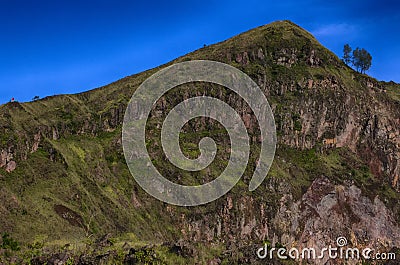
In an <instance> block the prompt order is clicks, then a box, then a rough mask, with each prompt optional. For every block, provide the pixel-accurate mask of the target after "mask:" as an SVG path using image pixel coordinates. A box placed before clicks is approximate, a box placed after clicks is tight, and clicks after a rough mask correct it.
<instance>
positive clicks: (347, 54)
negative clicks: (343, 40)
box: [343, 44, 352, 65]
mask: <svg viewBox="0 0 400 265" xmlns="http://www.w3.org/2000/svg"><path fill="white" fill-rule="evenodd" d="M351 51H352V49H351V47H350V45H349V44H345V45H344V47H343V62H344V63H345V64H347V65H349V64H350V63H351Z"/></svg>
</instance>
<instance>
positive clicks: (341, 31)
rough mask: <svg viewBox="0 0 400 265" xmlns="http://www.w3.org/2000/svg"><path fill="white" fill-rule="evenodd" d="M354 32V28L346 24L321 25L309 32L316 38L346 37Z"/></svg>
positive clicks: (355, 30)
mask: <svg viewBox="0 0 400 265" xmlns="http://www.w3.org/2000/svg"><path fill="white" fill-rule="evenodd" d="M356 32H357V29H356V27H355V26H354V25H350V24H347V23H339V24H327V25H322V26H319V27H317V28H315V29H314V30H312V31H311V33H312V34H313V35H314V36H317V37H334V36H348V35H349V34H351V35H353V34H355V33H356Z"/></svg>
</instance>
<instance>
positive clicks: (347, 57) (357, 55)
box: [342, 44, 372, 73]
mask: <svg viewBox="0 0 400 265" xmlns="http://www.w3.org/2000/svg"><path fill="white" fill-rule="evenodd" d="M342 60H343V62H344V63H345V64H347V65H348V66H350V64H351V65H352V66H353V67H354V68H355V69H356V71H357V72H359V73H365V71H367V70H368V69H369V68H370V67H371V65H372V56H371V54H370V53H369V52H368V51H367V50H365V49H364V48H362V49H360V48H358V47H357V48H356V49H355V50H352V48H351V47H350V45H349V44H345V45H344V47H343V58H342Z"/></svg>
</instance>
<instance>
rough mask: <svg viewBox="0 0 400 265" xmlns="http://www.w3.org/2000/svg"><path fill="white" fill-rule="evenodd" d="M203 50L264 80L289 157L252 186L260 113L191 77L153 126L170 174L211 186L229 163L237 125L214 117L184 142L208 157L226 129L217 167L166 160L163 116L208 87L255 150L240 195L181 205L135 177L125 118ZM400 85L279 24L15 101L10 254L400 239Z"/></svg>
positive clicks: (5, 159)
mask: <svg viewBox="0 0 400 265" xmlns="http://www.w3.org/2000/svg"><path fill="white" fill-rule="evenodd" d="M197 59H207V60H215V61H220V62H224V63H228V64H231V65H232V66H235V67H237V68H239V69H240V70H242V71H244V72H245V73H246V74H248V75H249V76H250V77H251V78H252V79H253V80H254V81H255V82H257V84H258V85H259V86H260V88H261V89H262V90H263V92H264V93H265V94H266V96H267V98H268V100H269V103H270V105H271V107H272V109H273V112H274V116H275V121H276V126H277V134H278V147H277V154H276V157H275V160H274V164H273V165H272V168H271V171H270V173H269V174H268V176H267V178H266V180H265V181H264V183H263V184H262V185H261V186H260V188H259V189H257V190H256V191H255V192H252V193H251V192H248V191H247V184H248V181H249V178H250V176H251V175H252V174H251V173H252V168H253V166H254V164H255V163H256V159H257V154H258V153H259V148H258V146H257V143H258V142H257V130H258V127H257V123H256V122H255V119H254V115H250V117H249V116H248V115H247V114H249V113H250V114H251V112H250V111H249V108H248V106H247V105H246V104H245V103H244V102H243V100H241V99H240V98H238V96H237V95H235V94H234V93H230V92H229V91H227V90H226V89H225V88H222V87H219V86H217V85H213V84H201V83H193V84H187V85H183V86H180V87H178V88H177V89H174V90H173V91H171V93H168V94H167V95H166V96H165V97H163V98H162V99H161V100H160V101H159V102H158V103H157V104H156V107H155V108H154V112H153V115H152V117H153V119H152V121H151V122H150V123H149V124H148V126H147V128H148V137H147V140H148V142H149V143H150V144H149V145H150V147H149V151H150V153H151V154H152V158H153V159H154V163H155V165H156V166H157V167H158V168H159V169H160V170H161V171H163V172H165V173H166V174H168V175H169V177H170V179H171V180H173V181H175V182H178V183H179V182H180V183H193V181H196V182H197V183H198V182H200V183H202V182H206V181H209V180H211V179H212V178H214V177H215V176H218V173H219V172H221V170H223V168H224V165H225V164H226V163H225V162H224V161H225V160H226V156H227V154H226V153H227V152H226V151H227V149H228V147H229V141H228V139H227V135H226V132H225V131H224V130H223V128H221V127H219V125H218V124H211V125H212V126H211V129H210V128H209V125H207V124H209V123H207V122H206V121H205V120H201V119H198V120H195V121H194V122H193V123H192V124H191V126H188V127H185V130H184V132H183V133H182V135H183V136H182V138H183V139H184V141H183V142H182V148H183V150H184V152H185V153H186V154H187V155H188V156H196V155H198V150H197V149H196V148H195V146H196V145H197V143H198V140H199V139H201V137H204V136H205V135H210V136H212V137H213V138H214V139H216V142H217V143H218V144H219V146H221V147H220V149H219V152H220V156H218V157H217V159H216V161H215V163H213V164H212V165H210V168H209V170H205V171H201V172H198V173H195V174H193V175H188V174H187V173H185V172H182V171H179V170H178V169H176V168H174V167H173V166H172V165H171V164H170V163H168V162H167V161H166V159H165V157H163V154H162V149H161V148H160V144H159V135H160V131H159V127H160V126H159V125H160V124H161V125H162V123H161V122H162V120H163V118H164V117H165V115H166V114H167V113H168V111H169V110H170V109H171V108H172V107H173V106H174V105H176V104H177V103H179V102H180V101H182V100H183V99H185V98H188V97H191V96H195V95H210V96H214V97H217V98H220V99H222V100H224V101H225V102H227V103H229V104H230V105H231V106H233V107H234V108H235V109H236V110H237V111H238V112H239V114H241V115H242V117H243V119H244V120H245V123H246V124H247V129H248V131H249V134H250V135H251V139H252V153H251V159H250V164H249V166H248V169H247V170H246V172H245V175H244V176H243V179H242V180H241V181H240V182H239V183H238V185H237V186H236V187H235V188H234V189H233V190H232V191H230V192H229V193H228V194H227V195H225V196H223V197H222V198H220V199H219V200H217V201H215V202H212V203H210V204H207V205H205V206H199V207H194V208H185V207H175V206H169V205H166V204H164V203H162V202H160V201H158V200H156V199H154V198H152V197H151V196H149V195H147V194H146V193H145V192H144V191H143V190H142V189H141V188H140V187H139V186H138V185H137V184H136V183H135V181H134V180H133V178H132V176H131V175H130V173H129V171H128V169H127V167H126V164H125V160H124V157H123V153H122V146H121V125H122V120H123V115H124V111H125V108H126V106H127V103H128V101H129V99H130V97H131V95H132V94H133V92H134V91H135V89H136V88H137V87H138V86H139V85H140V84H141V83H142V82H143V81H144V80H145V79H146V78H148V77H149V76H150V75H151V74H153V73H155V72H156V71H157V70H159V69H162V68H163V67H166V66H168V65H171V64H173V63H176V62H181V61H187V60H197ZM399 90H400V86H399V85H397V84H394V83H384V82H379V81H377V80H375V79H373V78H371V77H368V76H366V75H361V74H358V73H356V72H355V71H353V70H352V69H351V68H349V67H347V66H346V65H345V64H343V63H342V62H341V61H340V59H338V58H337V57H336V56H335V55H334V54H333V53H332V52H330V51H329V50H327V49H326V48H324V47H323V46H322V45H320V44H319V43H318V41H317V40H316V39H315V38H314V37H313V36H312V35H311V34H309V33H308V32H306V31H305V30H303V29H302V28H300V27H298V26H297V25H295V24H293V23H291V22H289V21H280V22H275V23H271V24H268V25H265V26H262V27H258V28H256V29H253V30H250V31H248V32H245V33H242V34H240V35H238V36H235V37H233V38H231V39H229V40H226V41H224V42H221V43H217V44H215V45H210V46H207V47H204V48H202V49H199V50H197V51H194V52H192V53H189V54H187V55H185V56H182V57H180V58H178V59H176V60H174V61H172V62H170V63H168V64H166V65H162V66H160V67H158V68H155V69H151V70H148V71H146V72H143V73H139V74H136V75H133V76H129V77H126V78H123V79H121V80H119V81H117V82H114V83H112V84H110V85H108V86H104V87H101V88H99V89H95V90H91V91H88V92H85V93H81V94H76V95H60V96H54V97H48V98H45V99H42V100H38V101H35V102H29V103H18V102H13V103H8V104H5V105H2V106H0V121H1V122H0V140H1V141H0V183H1V185H0V187H1V188H0V197H1V198H2V199H1V204H0V217H1V218H0V232H7V233H9V234H10V235H11V236H12V237H13V238H14V239H15V240H16V241H18V242H20V245H21V246H22V250H21V251H15V252H11V254H10V253H9V254H10V255H11V256H13V255H19V256H23V255H25V254H24V253H26V252H29V251H31V252H33V251H32V249H34V250H35V248H34V247H32V246H33V245H32V243H33V242H36V243H38V242H39V243H40V244H39V247H37V253H36V252H35V255H38V256H43V255H45V254H46V253H48V252H51V253H54V252H57V251H58V249H61V248H62V247H65V245H67V247H66V249H69V251H70V252H68V253H73V252H75V253H79V252H86V253H87V254H88V253H89V254H88V255H92V253H91V251H92V250H93V249H95V250H96V249H98V248H99V247H97V245H96V243H95V239H96V238H98V237H100V236H102V235H104V234H107V233H111V235H112V240H111V241H112V242H114V246H113V248H112V249H113V250H115V251H125V252H123V254H124V255H127V254H128V252H127V250H124V248H123V247H122V245H123V243H124V242H127V243H128V245H130V246H131V247H134V248H135V249H136V250H137V249H140V251H142V252H143V253H144V254H143V255H144V256H146V257H147V256H149V257H148V258H149V259H152V258H154V257H153V256H154V255H153V256H152V254H151V253H152V252H151V251H155V252H156V253H157V255H158V256H157V257H158V258H159V259H161V260H163V261H164V262H167V263H171V262H173V263H180V262H181V263H187V262H189V263H196V262H198V263H210V262H215V264H218V263H219V262H221V261H226V262H229V263H232V262H238V263H249V262H255V261H256V260H257V257H256V256H255V250H256V249H257V248H258V247H259V246H261V245H262V242H264V241H270V242H272V243H274V244H275V243H279V244H283V245H286V246H294V245H297V246H323V245H329V244H332V243H333V242H334V241H335V240H336V237H338V236H346V237H347V238H348V239H349V241H350V239H351V242H350V243H351V244H352V245H359V246H370V247H374V248H377V249H382V250H386V251H388V250H390V249H395V248H396V247H397V248H398V247H399V245H400V236H399V235H400V228H399V222H400V207H399V206H398V201H399V199H400V195H399V191H400V182H399V175H400V162H399V155H400V153H399V148H400V129H399V128H400V108H399V105H400V101H399V92H398V91H399ZM166 103H168V104H166ZM193 146H194V147H193ZM193 178H194V179H195V180H193ZM377 216H379V218H378V217H377ZM189 242H190V243H189ZM29 244H30V245H31V248H26V246H28V245H29ZM152 244H154V245H155V246H154V247H149V245H152ZM163 244H164V245H163ZM35 246H37V245H35ZM95 246H96V247H95ZM142 246H147V247H146V248H144V249H141V248H140V247H142ZM91 247H93V249H92V248H91ZM114 248H115V249H114ZM140 251H139V252H140ZM131 252H132V251H131ZM29 253H30V252H29ZM135 253H136V254H135ZM137 253H138V251H136V252H132V253H131V256H129V255H127V256H126V257H128V258H129V257H131V258H138V257H136V256H137ZM93 255H95V254H93ZM135 255H136V256H135ZM111 256H112V255H111ZM114 256H118V255H114ZM154 259H156V258H154Z"/></svg>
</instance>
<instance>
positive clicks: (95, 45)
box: [0, 0, 400, 103]
mask: <svg viewBox="0 0 400 265" xmlns="http://www.w3.org/2000/svg"><path fill="white" fill-rule="evenodd" d="M329 2H330V1H319V0H307V1H296V0H292V1H266V0H261V1H256V0H247V1H234V0H230V1H222V0H221V1H208V0H203V1H141V2H138V1H102V0H97V1H94V0H93V1H75V0H71V1H54V0H52V1H40V0H37V1H33V0H32V1H18V0H16V1H12V0H0V28H1V34H0V92H1V93H0V103H4V102H7V101H9V100H10V99H11V98H12V97H15V98H16V99H17V100H19V101H29V100H31V99H32V98H33V97H34V96H35V95H38V96H40V97H45V96H48V95H55V94H64V93H77V92H81V91H86V90H89V89H93V88H96V87H99V86H102V85H106V84H108V83H110V82H113V81H115V80H117V79H120V78H122V77H124V76H127V75H131V74H134V73H137V72H140V71H143V70H146V69H149V68H152V67H155V66H158V65H160V64H162V63H166V62H168V61H170V60H172V59H174V58H176V57H179V56H181V55H183V54H185V53H188V52H191V51H193V50H195V49H198V48H200V47H202V46H203V44H213V43H216V42H219V41H222V40H225V39H227V38H229V37H232V36H234V35H236V34H239V33H241V32H243V31H246V30H249V29H251V28H254V27H257V26H260V25H264V24H267V23H270V22H272V21H275V20H283V19H289V20H292V21H293V22H295V23H296V24H298V25H300V26H301V27H303V28H305V29H306V30H308V31H310V32H311V33H313V34H314V35H315V36H316V37H317V39H318V40H319V41H320V42H321V43H322V44H323V45H325V46H326V47H328V48H329V49H330V50H332V51H333V52H335V53H336V54H338V55H339V56H340V55H341V53H342V48H343V45H344V44H345V43H349V44H350V45H351V46H352V47H353V48H355V47H357V46H359V47H363V48H366V49H367V50H368V51H369V52H370V53H371V54H372V56H373V61H372V63H373V65H372V67H371V69H370V70H369V71H368V74H370V75H372V76H374V77H376V78H377V79H379V80H386V81H390V80H393V81H396V82H400V71H399V69H400V67H399V63H400V27H399V26H398V25H400V12H399V10H400V3H399V2H398V1H391V0H389V1H387V0H381V1H370V0H365V1H350V3H349V2H347V1H341V0H339V1H332V2H331V3H329Z"/></svg>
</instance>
